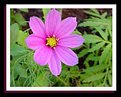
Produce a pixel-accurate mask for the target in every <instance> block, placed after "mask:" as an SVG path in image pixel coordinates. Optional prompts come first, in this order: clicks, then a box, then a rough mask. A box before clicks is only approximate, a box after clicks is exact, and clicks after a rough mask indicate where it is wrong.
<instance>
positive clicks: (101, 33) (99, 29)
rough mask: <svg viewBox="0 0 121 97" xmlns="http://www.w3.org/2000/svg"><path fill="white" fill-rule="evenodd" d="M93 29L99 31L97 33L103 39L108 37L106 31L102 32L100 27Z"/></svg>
mask: <svg viewBox="0 0 121 97" xmlns="http://www.w3.org/2000/svg"><path fill="white" fill-rule="evenodd" d="M95 29H96V30H97V31H98V32H99V34H100V35H101V36H102V38H103V39H104V40H107V38H108V33H106V32H104V31H103V30H102V29H101V28H99V27H95Z"/></svg>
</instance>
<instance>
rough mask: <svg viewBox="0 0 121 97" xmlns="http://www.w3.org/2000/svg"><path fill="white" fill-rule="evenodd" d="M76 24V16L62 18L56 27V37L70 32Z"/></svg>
mask: <svg viewBox="0 0 121 97" xmlns="http://www.w3.org/2000/svg"><path fill="white" fill-rule="evenodd" d="M76 26H77V22H76V18H75V17H69V18H66V19H64V20H63V21H62V22H61V23H60V24H59V25H58V26H57V28H56V30H55V35H56V36H57V37H58V38H61V37H65V36H67V35H69V34H71V33H72V32H73V31H74V29H75V28H76Z"/></svg>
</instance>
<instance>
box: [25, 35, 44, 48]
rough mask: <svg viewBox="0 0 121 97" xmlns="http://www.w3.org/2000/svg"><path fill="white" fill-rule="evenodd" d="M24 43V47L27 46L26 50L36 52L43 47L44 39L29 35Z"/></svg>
mask: <svg viewBox="0 0 121 97" xmlns="http://www.w3.org/2000/svg"><path fill="white" fill-rule="evenodd" d="M25 42H26V45H27V46H28V48H30V49H32V50H36V49H38V48H40V47H42V46H44V45H45V41H44V39H42V38H40V37H38V36H37V35H35V34H31V35H29V36H28V37H27V38H26V40H25Z"/></svg>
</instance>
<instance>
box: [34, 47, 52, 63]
mask: <svg viewBox="0 0 121 97" xmlns="http://www.w3.org/2000/svg"><path fill="white" fill-rule="evenodd" d="M51 54H52V49H51V48H50V47H47V46H43V47H41V48H39V49H37V50H36V51H35V53H34V61H35V62H36V63H38V64H39V65H46V64H47V62H48V60H50V56H51Z"/></svg>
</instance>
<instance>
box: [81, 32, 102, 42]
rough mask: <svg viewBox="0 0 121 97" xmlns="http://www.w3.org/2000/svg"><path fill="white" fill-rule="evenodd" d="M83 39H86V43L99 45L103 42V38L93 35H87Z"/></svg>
mask: <svg viewBox="0 0 121 97" xmlns="http://www.w3.org/2000/svg"><path fill="white" fill-rule="evenodd" d="M83 38H84V39H85V42H86V43H97V42H101V41H103V40H102V38H100V37H99V36H96V35H91V34H85V35H83Z"/></svg>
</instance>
